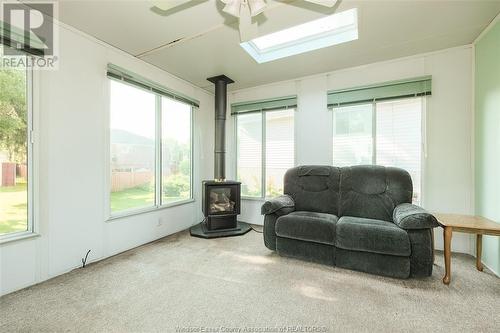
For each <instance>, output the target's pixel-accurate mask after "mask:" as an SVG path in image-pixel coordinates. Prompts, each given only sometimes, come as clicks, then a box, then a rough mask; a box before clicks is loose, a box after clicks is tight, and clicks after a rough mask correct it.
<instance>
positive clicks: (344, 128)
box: [333, 103, 373, 166]
mask: <svg viewBox="0 0 500 333" xmlns="http://www.w3.org/2000/svg"><path fill="white" fill-rule="evenodd" d="M372 109H373V106H372V104H371V103H370V104H358V105H351V106H344V107H339V108H335V109H334V115H333V117H334V126H333V160H334V161H335V165H336V166H349V165H360V164H371V163H372V150H373V135H372Z"/></svg>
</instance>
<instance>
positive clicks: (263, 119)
mask: <svg viewBox="0 0 500 333" xmlns="http://www.w3.org/2000/svg"><path fill="white" fill-rule="evenodd" d="M289 109H293V167H295V166H297V145H296V142H297V130H296V127H297V122H296V121H295V113H296V112H297V109H298V106H295V107H288V106H285V107H280V108H274V109H269V110H259V111H250V112H244V113H241V115H245V114H248V113H260V114H261V145H262V147H261V182H260V184H261V195H260V196H258V197H251V196H245V195H241V199H242V200H251V201H252V200H253V201H264V200H267V199H268V198H269V197H268V196H266V193H267V186H266V175H267V174H266V168H267V163H266V162H267V161H266V151H267V149H266V148H267V141H266V140H267V137H266V120H267V116H266V114H267V113H269V112H276V111H283V110H289ZM239 115H240V114H235V115H234V116H235V117H234V128H233V130H234V133H233V134H234V147H235V148H234V151H235V155H234V156H236V158H235V159H234V174H235V175H236V179H238V158H237V156H238V116H239Z"/></svg>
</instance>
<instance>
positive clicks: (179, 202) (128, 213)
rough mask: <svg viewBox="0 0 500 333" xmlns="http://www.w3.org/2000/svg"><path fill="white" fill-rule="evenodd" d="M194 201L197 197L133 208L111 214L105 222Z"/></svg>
mask: <svg viewBox="0 0 500 333" xmlns="http://www.w3.org/2000/svg"><path fill="white" fill-rule="evenodd" d="M193 202H195V199H193V198H191V199H186V200H182V201H177V202H172V203H168V204H165V205H161V206H157V207H150V208H144V209H137V210H133V211H125V212H121V213H118V214H114V215H111V216H110V217H109V218H108V219H107V220H106V221H105V222H114V221H116V220H120V219H123V218H127V217H131V216H136V215H142V214H148V213H153V212H157V211H160V210H164V209H168V208H172V207H177V206H182V205H187V204H190V203H193Z"/></svg>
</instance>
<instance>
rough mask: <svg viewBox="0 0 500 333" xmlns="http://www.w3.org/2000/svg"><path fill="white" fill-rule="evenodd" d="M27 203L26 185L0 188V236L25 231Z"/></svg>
mask: <svg viewBox="0 0 500 333" xmlns="http://www.w3.org/2000/svg"><path fill="white" fill-rule="evenodd" d="M27 201H28V190H27V186H26V183H18V184H17V185H16V186H9V187H2V186H0V235H1V234H7V233H11V232H18V231H24V230H27V226H28V222H27V217H28V205H27Z"/></svg>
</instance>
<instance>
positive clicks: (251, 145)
mask: <svg viewBox="0 0 500 333" xmlns="http://www.w3.org/2000/svg"><path fill="white" fill-rule="evenodd" d="M237 137H238V148H237V149H238V156H237V165H238V170H237V173H238V181H240V182H241V183H242V186H241V194H242V195H243V196H248V197H260V196H262V181H261V179H262V178H261V177H262V113H260V112H259V113H247V114H241V115H238V122H237Z"/></svg>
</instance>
